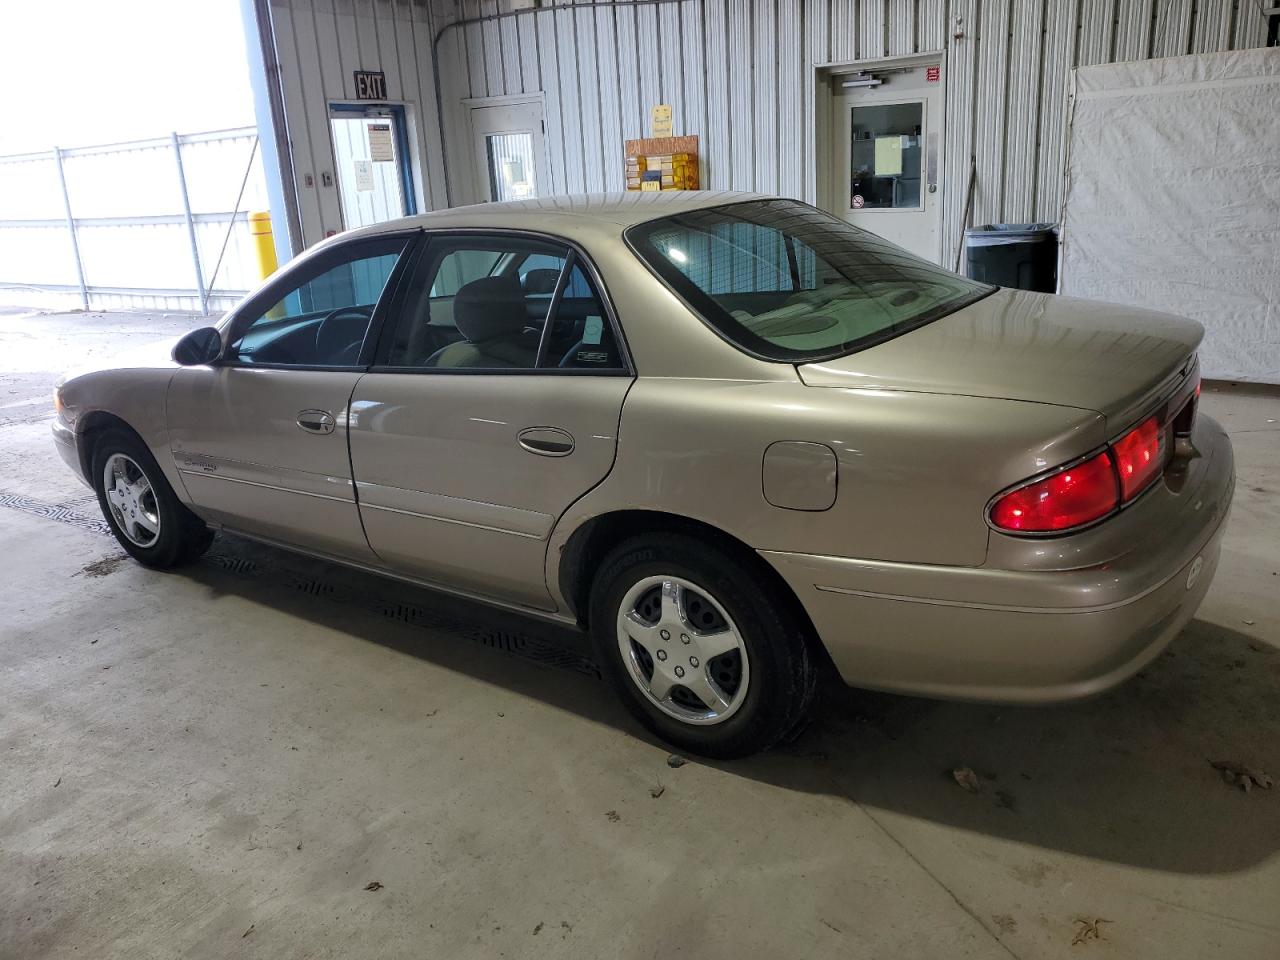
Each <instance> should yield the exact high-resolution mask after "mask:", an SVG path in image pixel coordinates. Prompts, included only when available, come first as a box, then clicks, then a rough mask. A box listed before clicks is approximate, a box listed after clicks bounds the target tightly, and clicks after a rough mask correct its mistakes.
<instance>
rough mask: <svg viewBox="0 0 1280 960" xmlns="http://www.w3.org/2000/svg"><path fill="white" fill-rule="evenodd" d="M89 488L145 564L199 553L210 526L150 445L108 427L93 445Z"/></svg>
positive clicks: (174, 562) (165, 563)
mask: <svg viewBox="0 0 1280 960" xmlns="http://www.w3.org/2000/svg"><path fill="white" fill-rule="evenodd" d="M93 488H94V491H95V492H96V493H97V494H98V504H99V506H101V508H102V514H103V516H104V517H106V519H107V524H108V525H109V526H110V527H111V532H112V533H113V534H115V537H116V539H117V540H119V541H120V545H121V546H122V547H124V549H125V550H126V551H127V552H128V553H129V555H130V556H132V557H133V558H134V559H135V560H137V561H139V562H140V563H144V564H146V565H147V566H149V567H157V568H165V567H175V566H178V565H179V564H182V563H189V562H190V561H192V560H195V559H196V558H197V557H199V556H200V555H201V554H202V553H204V551H205V550H206V549H208V547H209V544H210V542H211V541H212V540H213V531H211V530H210V529H209V528H208V527H207V526H205V524H204V523H203V522H202V521H201V520H200V518H199V517H197V516H196V515H195V514H193V513H192V512H191V511H190V510H188V509H187V508H186V507H185V506H183V505H182V502H181V501H180V500H178V498H177V495H175V494H174V492H173V489H172V488H171V487H170V486H169V483H168V481H167V480H166V479H165V477H164V474H163V473H162V472H161V470H160V465H159V464H157V463H156V461H155V458H154V457H153V456H152V455H151V451H150V450H148V449H147V447H146V445H145V444H143V443H142V441H141V440H139V439H138V438H137V437H136V436H134V435H133V434H132V433H129V432H127V431H125V430H108V431H107V432H105V433H103V434H102V435H101V436H100V437H99V438H98V440H97V442H96V443H95V445H94V448H93Z"/></svg>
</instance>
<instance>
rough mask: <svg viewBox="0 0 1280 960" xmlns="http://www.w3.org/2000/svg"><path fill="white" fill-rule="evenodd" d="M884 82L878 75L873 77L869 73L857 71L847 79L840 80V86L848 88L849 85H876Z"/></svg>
mask: <svg viewBox="0 0 1280 960" xmlns="http://www.w3.org/2000/svg"><path fill="white" fill-rule="evenodd" d="M882 83H884V81H883V80H881V79H880V78H879V77H874V76H872V75H871V74H869V73H857V74H854V75H853V76H852V77H849V78H848V79H847V80H841V81H840V86H842V87H844V88H845V89H846V90H848V89H849V88H850V87H878V86H880V84H882Z"/></svg>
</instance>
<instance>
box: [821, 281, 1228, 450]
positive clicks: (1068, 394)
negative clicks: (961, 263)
mask: <svg viewBox="0 0 1280 960" xmlns="http://www.w3.org/2000/svg"><path fill="white" fill-rule="evenodd" d="M1203 335H1204V329H1203V328H1202V327H1201V326H1200V324H1198V323H1196V322H1195V321H1194V320H1186V319H1183V318H1181V317H1174V316H1170V315H1168V314H1163V313H1156V312H1155V311H1152V310H1143V309H1140V308H1138V307H1126V306H1120V305H1117V304H1110V303H1098V302H1096V301H1091V300H1078V299H1075V298H1073V297H1058V296H1052V295H1049V294H1043V293H1031V292H1028V291H1025V290H1003V289H1002V290H998V291H996V292H995V293H993V294H992V295H991V296H989V297H986V298H985V299H982V300H979V301H978V302H977V303H974V304H970V305H969V306H967V307H965V308H964V309H962V310H958V311H957V312H955V313H953V314H951V315H949V316H946V317H943V318H942V319H940V320H936V321H934V322H933V323H929V324H926V325H925V326H923V327H920V328H919V329H917V330H913V331H911V332H910V333H907V334H904V335H903V336H900V337H897V338H895V339H893V340H890V341H888V342H886V343H882V344H879V345H877V346H874V347H871V348H869V349H866V350H862V351H860V352H858V353H853V354H850V355H849V356H847V357H840V358H838V359H835V360H827V361H823V362H820V363H809V364H801V365H799V366H798V367H797V369H798V371H799V373H800V378H801V379H802V380H803V381H804V382H805V383H806V384H808V385H809V386H814V387H858V388H864V389H881V390H909V391H914V392H918V393H946V394H959V395H964V396H973V397H990V398H997V399H1008V400H1025V401H1030V402H1033V403H1051V404H1056V405H1059V406H1066V407H1079V408H1082V409H1085V410H1095V411H1097V412H1098V413H1101V414H1102V415H1103V416H1104V417H1106V418H1107V421H1108V426H1109V428H1120V427H1123V426H1124V425H1125V422H1124V421H1125V418H1126V417H1131V416H1132V417H1136V416H1138V415H1139V414H1141V412H1142V409H1141V408H1142V407H1143V405H1144V404H1145V403H1146V402H1147V400H1148V398H1149V397H1150V396H1151V395H1152V394H1154V393H1155V392H1156V391H1157V390H1158V389H1159V388H1160V387H1162V386H1163V385H1165V384H1166V382H1167V381H1169V380H1171V379H1176V378H1179V377H1180V376H1182V375H1183V374H1185V373H1188V372H1190V369H1191V360H1192V357H1193V356H1194V354H1195V351H1196V347H1197V346H1199V344H1200V339H1201V337H1203Z"/></svg>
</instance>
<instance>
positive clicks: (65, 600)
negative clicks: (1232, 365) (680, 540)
mask: <svg viewBox="0 0 1280 960" xmlns="http://www.w3.org/2000/svg"><path fill="white" fill-rule="evenodd" d="M191 324H192V320H191V319H190V318H185V317H178V318H148V317H143V316H132V315H126V314H113V315H111V316H102V315H62V316H46V317H38V318H33V317H21V316H17V315H13V314H10V315H7V316H6V315H3V314H2V313H0V368H2V369H0V578H2V579H3V583H4V589H3V591H0V764H2V766H0V770H2V771H3V777H2V778H0V957H3V958H6V960H7V958H23V960H27V958H37V957H69V956H73V955H74V956H81V957H94V958H105V957H129V958H131V960H133V958H152V957H155V958H161V957H164V958H170V957H174V956H183V957H192V958H203V957H239V956H244V957H252V956H260V957H272V958H280V957H299V958H301V957H308V958H318V957H342V958H360V957H377V958H395V957H447V958H451V960H454V958H471V957H475V958H492V957H541V956H547V957H552V956H554V957H557V958H563V957H571V958H576V957H581V958H600V957H663V958H666V957H673V956H689V957H700V958H717V957H756V956H759V957H801V956H803V957H817V956H832V957H842V958H849V957H867V958H882V957H911V958H932V957H945V958H959V957H1009V956H1013V957H1021V958H1030V957H1067V956H1071V957H1077V956H1082V955H1093V956H1104V957H1106V956H1109V957H1160V958H1162V960H1175V958H1182V957H1187V958H1197V960H1202V958H1205V957H1210V956H1214V957H1216V956H1231V957H1234V958H1254V957H1257V958H1264V957H1265V958H1276V957H1280V910H1278V909H1277V907H1278V906H1280V856H1278V855H1277V851H1278V850H1280V788H1277V789H1273V790H1270V791H1262V790H1255V791H1253V792H1252V793H1250V794H1248V795H1246V794H1244V793H1243V792H1241V791H1239V790H1237V789H1234V788H1232V787H1230V786H1228V785H1227V784H1225V783H1224V782H1223V781H1222V780H1221V779H1219V777H1218V774H1217V773H1216V772H1215V771H1214V770H1213V769H1211V768H1210V766H1209V763H1208V761H1209V760H1217V759H1224V758H1225V759H1233V760H1238V761H1240V762H1244V763H1247V764H1251V765H1254V766H1257V767H1260V768H1262V769H1264V770H1268V771H1270V772H1272V773H1273V774H1275V773H1280V577H1278V576H1277V572H1278V571H1280V506H1278V505H1277V492H1280V422H1278V421H1280V398H1278V397H1277V395H1275V394H1266V393H1264V392H1259V391H1249V390H1246V389H1243V388H1232V387H1221V388H1214V389H1209V390H1206V393H1205V398H1204V409H1205V410H1206V411H1208V412H1209V413H1211V414H1212V415H1214V416H1216V417H1218V418H1219V419H1220V420H1221V421H1222V422H1223V423H1224V424H1225V425H1226V426H1227V428H1228V429H1229V430H1230V431H1231V433H1232V435H1233V437H1234V440H1235V445H1236V454H1237V458H1238V467H1239V487H1238V492H1237V496H1236V505H1235V511H1234V513H1233V515H1232V518H1231V521H1230V528H1229V530H1228V533H1227V539H1226V545H1225V553H1224V557H1223V560H1222V564H1221V567H1220V569H1219V571H1218V576H1217V581H1216V582H1215V584H1214V586H1213V589H1212V591H1211V592H1210V594H1209V596H1208V599H1207V600H1206V601H1205V604H1204V606H1203V608H1202V609H1201V611H1200V614H1199V617H1198V619H1197V620H1195V621H1194V622H1193V623H1192V624H1191V626H1190V627H1188V629H1187V630H1186V631H1185V633H1183V635H1182V636H1180V637H1179V638H1178V639H1177V640H1176V641H1175V642H1174V644H1173V646H1172V648H1171V649H1170V650H1169V652H1168V653H1167V654H1165V655H1164V656H1163V657H1161V658H1160V659H1159V660H1158V661H1156V662H1155V663H1154V664H1153V665H1152V666H1151V667H1150V668H1149V669H1148V670H1146V671H1145V672H1144V673H1143V674H1142V675H1140V676H1139V677H1138V678H1137V679H1136V680H1134V681H1133V682H1131V683H1129V684H1128V685H1126V686H1124V687H1122V688H1121V689H1119V690H1117V691H1115V692H1113V693H1111V694H1109V695H1107V696H1104V697H1102V698H1099V699H1097V700H1093V701H1091V702H1088V703H1083V704H1076V705H1072V706H1067V707H1061V708H1050V709H1008V708H993V707H984V706H972V705H960V704H943V703H934V702H928V701H922V700H912V699H906V698H897V697H888V696H882V695H871V694H866V693H861V692H858V691H851V690H843V689H838V690H834V691H831V692H829V693H828V695H827V697H826V699H825V702H824V705H823V707H822V708H821V710H820V712H819V715H818V716H817V718H816V721H815V723H814V724H813V725H812V726H811V727H810V728H809V729H808V730H807V731H806V732H805V733H804V734H803V735H802V736H801V737H800V738H799V739H798V741H796V742H795V743H792V744H790V745H788V746H787V747H786V748H784V749H780V750H777V751H774V752H772V753H770V754H767V755H764V756H760V757H757V758H754V759H752V760H748V761H744V762H737V763H732V764H707V763H701V762H691V763H689V764H687V765H685V766H683V767H681V768H679V769H673V768H671V767H669V766H668V764H667V757H668V753H669V751H668V750H667V749H665V748H664V747H663V746H662V745H661V744H658V743H654V742H652V741H651V740H649V739H648V738H647V737H646V736H645V735H644V734H643V733H641V732H640V731H639V730H638V729H637V728H636V726H635V725H634V724H633V723H632V722H631V721H630V720H629V719H628V718H627V717H626V716H625V715H624V713H623V711H622V710H621V709H620V708H619V707H618V706H617V705H616V704H615V703H614V702H613V701H612V699H611V697H610V695H609V693H608V692H607V690H606V689H605V687H604V685H603V684H602V683H601V682H600V681H599V679H598V677H597V674H596V670H595V667H594V664H593V663H592V661H591V659H590V656H589V653H588V652H587V650H586V648H585V646H584V645H583V644H582V642H581V641H580V640H579V639H578V638H576V637H574V636H572V635H568V634H565V633H562V632H559V631H556V630H553V629H550V628H547V627H545V626H541V625H539V624H537V623H535V622H528V621H524V620H521V619H518V618H515V617H511V616H507V615H503V614H499V613H495V612H492V611H489V610H485V609H483V608H477V607H474V606H472V605H468V604H462V603H459V602H456V601H452V600H448V599H444V598H441V597H439V596H437V595H433V594H431V593H429V592H427V591H420V590H413V589H409V588H406V587H404V586H401V585H397V584H393V583H390V582H384V581H380V580H378V579H376V578H372V577H367V576H363V575H359V574H355V573H351V572H349V571H346V570H343V569H340V568H335V567H331V566H328V565H325V564H320V563H314V562H311V561H308V560H304V559H299V558H296V557H292V556H290V555H287V554H284V553H281V552H277V551H272V550H267V549H264V548H261V547H257V546H253V545H250V544H248V543H246V542H243V541H238V540H233V539H230V538H226V537H223V538H220V539H219V540H218V541H217V542H216V543H215V545H214V549H213V551H212V552H211V554H210V555H209V556H208V557H207V558H206V559H205V560H204V561H203V562H202V563H200V564H198V565H196V566H194V567H192V568H190V569H187V570H183V571H181V572H178V573H173V574H159V573H153V572H151V571H148V570H146V569H144V568H142V567H140V566H138V565H137V564H134V563H132V562H130V561H128V560H126V559H124V558H123V554H122V552H121V551H120V550H119V548H118V547H117V545H116V544H115V542H114V541H113V540H112V539H111V538H110V537H109V536H106V535H104V531H103V527H102V524H101V521H100V519H99V518H98V516H97V512H96V505H95V504H94V503H93V502H92V498H91V495H90V494H89V491H88V490H87V489H85V488H84V487H82V486H80V485H79V483H78V482H77V481H75V480H74V479H73V478H72V477H71V476H70V475H69V474H68V473H67V472H66V471H65V470H64V468H63V467H62V464H61V462H60V461H57V460H56V458H55V455H54V454H53V453H52V451H51V448H50V442H49V439H48V421H49V418H50V417H51V416H52V406H51V403H50V402H49V386H50V384H51V382H52V379H53V376H54V373H55V371H54V369H53V368H55V367H71V366H74V365H75V364H76V363H77V362H78V360H79V359H81V358H82V357H84V356H85V355H89V354H92V355H98V354H101V353H102V352H103V351H105V350H106V349H107V348H108V347H110V348H118V347H126V346H130V345H132V344H134V343H137V342H141V341H145V340H149V339H154V338H155V337H156V336H157V334H158V333H164V334H173V333H176V332H179V331H180V330H182V329H184V328H186V327H188V326H190V325H191ZM959 765H967V766H969V767H971V768H972V769H973V770H975V771H978V772H979V774H980V777H981V781H980V782H981V791H980V792H979V793H977V794H970V793H967V792H965V791H964V790H962V789H961V788H960V787H959V786H957V785H956V783H955V782H953V781H952V780H951V778H950V776H949V774H948V771H949V770H951V769H952V768H955V767H957V766H959ZM659 788H661V791H660V796H656V797H655V796H654V794H655V793H659ZM375 881H376V882H377V883H380V884H382V887H381V889H378V890H373V891H370V890H368V889H366V887H367V886H368V885H369V884H370V883H372V882H375ZM1090 930H1096V931H1097V932H1098V936H1097V937H1093V936H1090V935H1089V931H1090ZM1073 941H1074V945H1073Z"/></svg>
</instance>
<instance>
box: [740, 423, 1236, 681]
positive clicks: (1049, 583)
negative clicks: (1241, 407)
mask: <svg viewBox="0 0 1280 960" xmlns="http://www.w3.org/2000/svg"><path fill="white" fill-rule="evenodd" d="M1200 420H1201V422H1200V423H1199V424H1198V426H1197V428H1196V433H1195V437H1194V442H1195V446H1196V448H1197V450H1198V452H1199V456H1198V457H1196V458H1195V459H1193V460H1192V461H1190V464H1189V466H1188V467H1187V470H1186V472H1185V475H1184V477H1182V478H1180V482H1179V485H1178V488H1177V489H1176V490H1174V489H1172V488H1171V487H1169V486H1168V485H1165V486H1164V487H1162V488H1161V489H1160V490H1158V491H1153V493H1152V495H1150V496H1149V497H1148V498H1147V502H1138V503H1135V504H1134V506H1133V507H1132V508H1131V510H1130V511H1126V513H1127V514H1129V515H1127V516H1124V515H1122V517H1123V523H1124V524H1125V526H1126V527H1127V528H1128V529H1130V530H1132V531H1133V532H1134V538H1133V541H1132V544H1131V546H1130V547H1129V548H1128V549H1127V551H1126V552H1124V553H1122V554H1120V555H1118V556H1115V557H1113V558H1111V559H1109V560H1107V561H1105V562H1101V563H1095V564H1092V565H1089V566H1085V567H1079V568H1076V569H1062V570H1047V569H1043V568H1042V569H1029V568H1028V567H1022V568H1017V569H993V568H992V567H963V568H962V567H939V566H926V565H914V564H904V563H882V562H878V561H866V560H851V559H846V558H839V557H820V556H811V555H805V554H796V553H778V552H767V551H762V552H761V553H762V556H764V558H765V559H766V560H767V561H768V562H769V563H770V564H772V565H773V567H774V568H775V569H776V570H777V571H778V572H779V573H780V574H781V575H782V576H783V577H784V578H785V579H786V580H787V582H788V583H789V584H790V585H791V586H792V588H793V589H794V590H795V592H796V595H797V596H798V597H799V598H800V601H801V603H802V604H803V605H804V607H805V609H806V610H807V611H808V613H809V616H810V618H811V619H812V621H813V624H814V626H815V628H816V629H817V632H818V634H819V636H820V637H821V639H822V641H823V643H824V644H825V645H826V648H827V650H828V651H829V652H830V654H831V657H832V659H833V660H834V661H835V664H836V667H837V669H838V670H839V671H840V674H841V676H842V677H843V678H844V680H845V682H847V683H849V684H851V685H853V686H862V687H871V688H876V689H883V690H892V691H896V692H902V693H911V694H919V695H923V696H934V697H947V698H960V699H974V700H988V701H1003V702H1011V703H1049V702H1054V701H1060V700H1072V699H1077V698H1080V697H1086V696H1090V695H1092V694H1095V693H1099V692H1101V691H1103V690H1106V689H1108V688H1110V687H1112V686H1115V685H1116V684H1118V683H1120V682H1121V681H1123V680H1125V679H1126V678H1128V677H1129V676H1131V675H1132V674H1134V673H1135V672H1137V671H1138V670H1141V669H1142V667H1143V666H1145V665H1146V664H1147V663H1148V662H1150V661H1151V660H1152V659H1153V658H1154V657H1155V656H1157V655H1158V654H1159V653H1160V651H1161V650H1163V649H1164V647H1165V646H1166V645H1167V644H1168V643H1169V641H1170V640H1172V639H1173V638H1174V637H1175V636H1177V634H1178V633H1179V632H1180V631H1181V630H1182V628H1183V627H1184V626H1185V625H1186V623H1187V622H1188V621H1189V620H1190V619H1191V617H1192V616H1194V614H1195V612H1196V609H1197V608H1198V607H1199V605H1200V602H1201V600H1203V599H1204V595H1205V593H1206V592H1207V591H1208V589H1209V585H1210V583H1211V582H1212V580H1213V576H1214V573H1215V571H1216V569H1217V564H1218V555H1219V550H1220V543H1221V538H1222V533H1223V529H1224V526H1225V521H1226V518H1227V514H1228V511H1229V509H1230V505H1231V496H1232V493H1233V491H1234V487H1235V467H1234V460H1233V456H1232V452H1231V443H1230V441H1229V440H1228V439H1227V437H1226V435H1225V434H1224V433H1223V432H1222V429H1221V428H1220V427H1219V426H1218V425H1217V424H1216V423H1214V422H1213V421H1212V420H1210V419H1209V418H1207V417H1201V418H1200ZM1120 519H1121V518H1117V520H1120ZM1097 529H1099V528H1095V530H1097ZM1103 535H1104V534H1099V533H1095V532H1093V531H1085V532H1084V533H1081V534H1076V535H1074V536H1073V537H1072V538H1069V539H1070V540H1072V541H1074V542H1073V549H1071V550H1067V549H1062V545H1063V543H1064V539H1057V540H1046V541H1040V543H1042V544H1052V545H1056V548H1055V549H1056V552H1057V553H1058V554H1059V555H1061V556H1064V557H1065V556H1079V555H1087V553H1088V550H1087V547H1088V544H1083V545H1082V543H1081V541H1082V540H1083V539H1084V538H1088V537H1090V536H1094V537H1100V536H1103ZM993 536H998V535H993Z"/></svg>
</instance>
